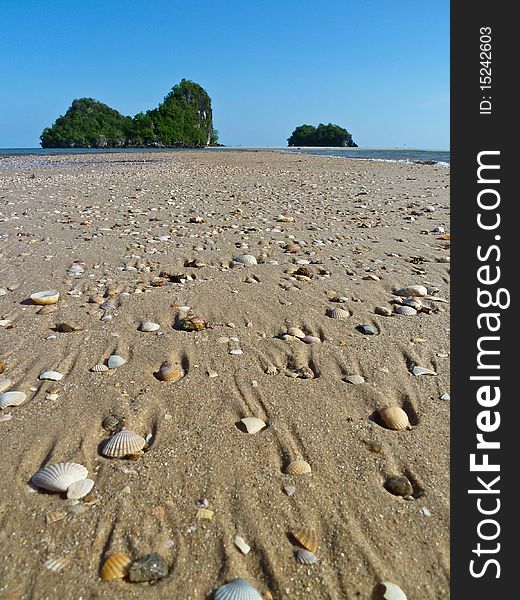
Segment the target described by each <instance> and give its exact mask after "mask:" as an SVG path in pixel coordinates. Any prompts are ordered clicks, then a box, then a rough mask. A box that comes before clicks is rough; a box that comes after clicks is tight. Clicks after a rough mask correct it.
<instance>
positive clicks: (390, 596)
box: [382, 581, 406, 600]
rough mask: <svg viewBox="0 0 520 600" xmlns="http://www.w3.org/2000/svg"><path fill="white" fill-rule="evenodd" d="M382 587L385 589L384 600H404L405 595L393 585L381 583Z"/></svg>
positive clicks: (388, 582) (385, 582)
mask: <svg viewBox="0 0 520 600" xmlns="http://www.w3.org/2000/svg"><path fill="white" fill-rule="evenodd" d="M382 585H383V586H384V587H385V592H384V594H383V598H384V600H406V594H405V593H404V592H403V590H402V589H401V588H400V587H399V586H398V585H396V584H395V583H391V582H390V581H383V583H382Z"/></svg>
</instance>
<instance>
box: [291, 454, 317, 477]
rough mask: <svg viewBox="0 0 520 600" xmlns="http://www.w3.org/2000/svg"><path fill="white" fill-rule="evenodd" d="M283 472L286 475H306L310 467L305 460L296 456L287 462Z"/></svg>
mask: <svg viewBox="0 0 520 600" xmlns="http://www.w3.org/2000/svg"><path fill="white" fill-rule="evenodd" d="M285 472H286V473H287V475H306V474H307V473H311V472H312V469H311V466H310V464H309V463H308V462H307V461H305V460H303V459H301V458H298V459H296V460H293V461H291V462H290V463H289V465H288V466H287V468H286V469H285Z"/></svg>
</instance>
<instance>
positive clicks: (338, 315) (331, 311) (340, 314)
mask: <svg viewBox="0 0 520 600" xmlns="http://www.w3.org/2000/svg"><path fill="white" fill-rule="evenodd" d="M325 314H326V315H327V317H330V318H331V319H348V318H349V317H350V311H348V310H345V309H344V308H327V310H326V311H325Z"/></svg>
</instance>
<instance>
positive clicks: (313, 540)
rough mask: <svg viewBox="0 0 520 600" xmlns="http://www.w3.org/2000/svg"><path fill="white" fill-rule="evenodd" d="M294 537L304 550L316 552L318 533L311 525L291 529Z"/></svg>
mask: <svg viewBox="0 0 520 600" xmlns="http://www.w3.org/2000/svg"><path fill="white" fill-rule="evenodd" d="M291 534H292V536H293V537H294V539H295V540H296V541H297V542H298V543H299V544H301V545H302V546H303V547H304V548H305V549H306V550H310V551H311V552H316V550H317V549H318V533H317V532H316V530H315V529H312V528H311V527H301V528H300V529H295V530H294V531H291Z"/></svg>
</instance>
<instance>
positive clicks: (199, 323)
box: [180, 315, 206, 331]
mask: <svg viewBox="0 0 520 600" xmlns="http://www.w3.org/2000/svg"><path fill="white" fill-rule="evenodd" d="M180 323H181V327H182V329H184V331H201V330H202V329H205V328H206V321H204V319H203V318H202V317H201V316H199V315H192V316H189V317H186V318H185V319H181V322H180Z"/></svg>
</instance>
